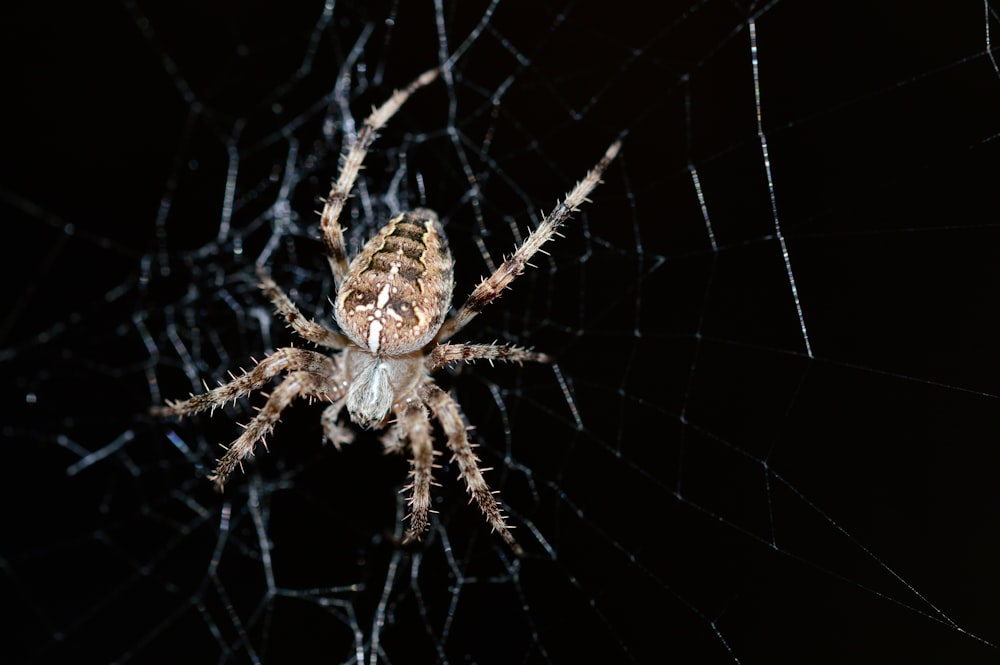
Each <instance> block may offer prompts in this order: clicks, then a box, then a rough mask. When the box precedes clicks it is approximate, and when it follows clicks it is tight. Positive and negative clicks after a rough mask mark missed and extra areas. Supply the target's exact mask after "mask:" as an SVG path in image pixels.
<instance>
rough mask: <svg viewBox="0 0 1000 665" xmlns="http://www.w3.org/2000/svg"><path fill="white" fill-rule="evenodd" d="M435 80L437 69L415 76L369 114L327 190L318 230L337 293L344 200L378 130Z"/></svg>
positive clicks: (343, 256) (343, 259)
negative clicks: (340, 221) (333, 181)
mask: <svg viewBox="0 0 1000 665" xmlns="http://www.w3.org/2000/svg"><path fill="white" fill-rule="evenodd" d="M437 77H438V70H437V69H431V70H428V71H426V72H424V73H423V74H421V75H420V76H418V77H417V78H416V79H415V80H414V81H413V82H412V83H410V85H408V86H406V87H405V88H403V89H402V90H397V91H395V92H394V93H392V96H391V97H390V98H389V99H388V100H386V101H385V103H383V104H382V106H380V107H378V108H377V109H373V110H372V112H371V115H369V116H368V118H367V119H365V122H364V126H363V127H362V128H361V130H360V131H359V132H358V134H357V136H356V137H355V138H354V142H353V143H352V144H351V147H350V148H348V150H347V152H346V153H345V154H344V156H343V164H342V165H341V167H340V175H339V176H338V178H337V181H336V182H335V183H334V184H333V187H332V188H331V189H330V195H329V196H328V197H327V199H326V205H325V206H324V207H323V212H322V213H321V215H320V229H321V230H322V232H323V241H324V243H325V244H326V253H327V257H328V259H329V260H330V270H332V271H333V281H334V285H335V286H336V287H337V289H339V288H340V285H341V284H342V283H343V281H344V278H345V277H346V276H347V249H346V248H345V247H344V229H343V227H342V226H340V224H339V223H338V221H337V220H339V219H340V213H341V211H343V209H344V204H345V203H346V202H347V197H348V196H349V195H350V193H351V189H352V188H353V187H354V181H355V180H356V179H357V177H358V171H359V170H360V169H361V162H363V161H364V159H365V155H366V154H367V153H368V148H369V147H371V144H372V142H373V141H374V140H375V135H376V133H377V132H378V130H379V129H381V128H382V126H383V125H385V123H387V122H388V121H389V119H390V118H391V117H392V116H393V115H395V114H396V111H398V110H399V108H400V107H401V106H402V105H403V103H404V102H406V100H407V99H408V98H409V97H410V95H412V94H413V93H414V92H416V91H417V90H419V89H420V88H422V87H424V86H425V85H427V84H428V83H430V82H431V81H433V80H434V79H436V78H437Z"/></svg>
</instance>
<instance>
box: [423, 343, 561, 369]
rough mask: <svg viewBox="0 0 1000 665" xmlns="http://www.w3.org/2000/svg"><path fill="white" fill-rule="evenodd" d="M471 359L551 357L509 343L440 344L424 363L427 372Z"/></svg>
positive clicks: (547, 359) (535, 359) (540, 360)
mask: <svg viewBox="0 0 1000 665" xmlns="http://www.w3.org/2000/svg"><path fill="white" fill-rule="evenodd" d="M473 360H488V361H490V363H492V362H493V361H494V360H501V361H504V362H514V363H523V362H536V363H548V362H552V358H550V357H549V356H547V355H545V354H544V353H537V352H535V351H529V350H528V349H524V348H521V347H520V346H513V345H511V344H500V345H497V344H440V345H438V346H436V347H435V348H434V349H433V350H432V351H431V352H430V353H429V354H428V355H427V360H426V361H425V365H426V367H427V370H428V371H429V372H434V371H436V370H439V369H441V368H442V367H444V366H445V365H448V364H451V363H454V362H463V361H464V362H472V361H473Z"/></svg>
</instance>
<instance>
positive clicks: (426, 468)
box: [396, 404, 434, 544]
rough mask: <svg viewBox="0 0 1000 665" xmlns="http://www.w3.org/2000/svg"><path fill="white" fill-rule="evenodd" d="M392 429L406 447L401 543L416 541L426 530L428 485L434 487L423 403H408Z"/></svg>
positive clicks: (432, 459) (429, 440) (429, 436)
mask: <svg viewBox="0 0 1000 665" xmlns="http://www.w3.org/2000/svg"><path fill="white" fill-rule="evenodd" d="M397 417H398V421H397V423H396V426H397V428H398V430H399V432H400V435H401V436H403V437H405V438H406V439H407V440H408V441H409V444H410V454H411V459H410V478H411V481H410V484H409V485H408V486H407V487H406V489H408V490H410V502H409V503H410V515H409V518H410V526H409V528H407V530H406V536H405V537H404V538H403V543H404V544H405V543H409V542H412V541H415V540H420V538H421V537H422V536H423V535H424V532H425V531H427V526H428V520H427V513H428V512H429V511H430V507H431V485H432V484H434V477H433V469H434V444H433V443H432V440H431V421H430V418H428V416H427V409H426V408H425V407H424V405H423V404H411V405H410V406H408V407H406V408H405V409H404V410H403V411H402V412H401V413H399V414H398V416H397Z"/></svg>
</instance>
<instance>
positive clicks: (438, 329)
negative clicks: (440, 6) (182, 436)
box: [154, 69, 621, 555]
mask: <svg viewBox="0 0 1000 665" xmlns="http://www.w3.org/2000/svg"><path fill="white" fill-rule="evenodd" d="M437 75H438V70H436V69H433V70H430V71H428V72H425V73H424V74H422V75H421V76H420V77H418V78H417V79H416V80H414V81H413V82H412V83H411V84H410V85H409V86H407V87H406V88H404V89H403V90H398V91H396V92H395V93H393V95H392V96H391V97H390V98H389V99H388V100H387V101H386V102H385V103H384V104H383V105H382V106H380V107H378V108H376V109H374V110H373V111H372V113H371V115H370V116H369V117H368V118H367V119H366V120H365V122H364V125H363V127H362V129H361V130H360V131H359V132H358V134H357V136H356V137H355V138H354V141H353V143H352V144H351V145H350V147H349V148H348V149H347V152H346V153H345V154H344V157H343V162H342V166H341V171H340V174H339V175H338V177H337V180H336V182H334V183H333V185H332V188H331V190H330V194H329V197H328V198H327V201H326V205H325V206H324V208H323V211H322V213H321V218H320V228H321V231H322V235H323V240H324V244H325V247H326V252H327V256H328V258H329V262H330V268H331V270H332V272H333V278H334V284H335V286H336V290H337V295H336V298H335V300H334V318H335V319H336V322H337V324H338V326H339V328H340V332H337V331H335V330H332V329H331V328H328V327H327V326H325V325H323V324H321V323H317V322H315V321H312V320H310V319H308V318H306V317H305V316H304V315H303V314H302V313H301V312H300V311H299V309H298V308H297V307H296V306H295V304H294V303H293V302H292V300H291V299H290V298H289V297H288V295H286V294H285V292H284V291H282V289H281V288H280V287H279V286H278V285H277V284H276V283H275V282H274V280H273V279H271V277H270V276H269V274H268V272H267V271H266V270H265V269H264V268H263V267H259V269H258V275H259V277H260V280H261V289H262V291H263V293H264V295H265V296H266V297H267V298H268V300H270V301H271V303H272V304H273V306H274V309H275V311H276V313H277V314H278V315H280V316H281V317H282V318H284V319H285V321H286V322H287V323H288V325H289V326H290V327H291V328H292V329H293V330H294V331H295V332H296V333H297V334H298V335H299V336H300V337H302V338H303V339H305V340H307V341H309V342H312V343H313V344H315V345H316V346H319V347H324V348H326V349H328V350H330V351H332V353H330V354H329V355H328V354H326V353H320V352H318V351H311V350H307V349H302V348H292V347H288V348H280V349H277V350H276V351H275V352H274V353H272V354H270V355H268V356H267V357H266V358H264V359H263V360H261V361H260V362H259V363H257V366H256V367H255V368H254V369H253V370H251V371H249V372H244V373H243V374H242V375H241V376H239V377H236V378H234V379H233V380H232V381H230V382H229V383H226V384H223V385H220V386H219V387H217V388H214V389H212V390H209V391H207V392H205V393H203V394H200V395H195V396H192V397H191V398H190V399H187V400H184V401H168V403H167V405H166V406H163V407H156V408H154V412H155V413H157V414H159V415H174V416H185V415H190V414H194V413H199V412H202V411H210V412H211V411H214V410H215V409H216V408H218V407H221V406H224V405H225V404H226V403H227V402H230V401H234V400H236V399H238V398H240V397H245V396H249V395H250V394H251V393H252V392H253V391H255V390H257V389H258V388H260V387H262V386H263V385H264V384H266V383H267V382H268V381H270V380H271V379H272V378H274V377H276V376H278V375H279V374H283V375H284V378H283V379H282V380H281V382H280V383H278V385H277V387H276V388H275V389H274V391H273V392H271V394H270V395H269V396H268V398H267V402H266V403H265V404H264V406H263V407H262V408H261V409H260V410H259V412H258V413H257V415H256V416H254V418H253V419H252V420H251V421H250V422H249V423H248V424H247V425H246V428H245V429H244V431H243V434H242V435H240V437H239V438H238V439H236V440H235V441H234V442H233V443H232V444H231V445H230V446H229V447H228V448H227V450H226V453H225V455H223V456H222V458H221V459H219V460H218V466H217V467H216V469H215V471H214V473H213V474H212V475H211V476H210V479H211V480H212V481H213V482H214V483H215V485H216V487H217V488H218V489H219V490H220V491H221V490H222V489H223V486H224V485H225V483H226V480H227V479H228V478H229V475H230V474H231V473H232V472H233V470H234V469H235V468H236V467H237V466H241V464H242V461H243V460H244V459H245V458H246V457H248V456H250V455H252V454H253V450H254V446H255V445H256V443H257V442H258V441H263V439H264V437H265V436H266V435H267V434H269V433H270V432H271V431H272V430H273V428H274V425H275V423H277V421H278V419H279V417H280V415H281V413H282V412H283V411H284V410H285V408H287V407H288V406H289V405H290V404H291V403H292V401H294V400H295V399H297V398H306V399H310V400H312V399H321V400H326V401H328V402H330V405H329V406H328V407H326V409H324V411H323V413H322V416H321V421H322V426H323V432H324V436H325V437H326V438H327V439H328V440H329V441H331V442H332V443H333V444H334V445H335V446H337V447H339V446H340V444H343V443H349V442H350V441H351V440H352V439H353V437H354V433H353V431H352V430H351V429H350V428H349V427H348V426H346V425H344V424H343V423H342V422H341V421H340V413H341V411H343V410H344V409H345V408H346V409H347V412H348V415H349V417H350V420H351V421H353V422H354V423H355V424H358V425H361V426H362V427H365V428H376V429H381V428H386V427H388V430H387V431H386V433H385V434H384V435H383V437H382V442H383V444H384V445H385V447H386V450H387V451H390V452H400V453H402V452H406V451H408V452H409V454H410V474H409V475H410V484H409V485H408V486H407V488H406V489H407V490H408V491H409V492H410V498H409V504H410V513H409V516H408V517H409V521H410V522H409V526H408V528H407V531H406V536H405V538H404V542H409V541H414V540H419V539H420V538H421V536H422V535H423V533H424V532H425V531H426V530H427V528H428V525H429V523H428V512H429V511H430V488H431V485H432V484H433V482H434V481H433V477H432V471H433V469H434V468H435V466H436V465H435V463H434V458H435V456H436V455H438V454H439V453H438V452H437V451H435V450H434V446H433V441H432V435H433V427H432V424H431V418H432V417H433V418H434V419H435V420H437V421H438V423H440V425H441V429H442V431H443V432H444V434H445V436H446V437H447V447H448V449H449V450H450V451H451V453H452V460H453V461H454V462H455V464H456V465H457V467H458V472H459V475H460V476H461V478H462V479H463V480H464V481H465V484H466V487H467V488H468V491H469V494H470V495H471V499H470V501H471V500H475V502H476V504H477V505H478V506H479V509H480V510H481V511H482V512H483V515H484V516H485V517H486V519H487V521H488V522H489V524H490V526H491V527H492V528H493V530H495V531H497V532H499V534H500V536H501V537H502V538H503V539H504V540H505V541H506V542H507V543H508V544H509V545H510V547H511V548H512V549H513V551H514V552H515V553H516V554H518V555H520V554H521V549H520V547H519V546H518V545H517V543H516V542H515V540H514V537H513V536H512V535H511V532H510V529H511V527H509V526H508V525H507V523H506V516H505V515H504V513H503V511H502V510H501V508H500V505H499V504H498V503H497V500H496V498H495V496H494V492H492V491H491V490H490V488H489V485H487V483H486V480H485V479H484V478H483V471H487V470H488V469H483V468H481V467H480V466H479V458H478V457H477V456H476V454H475V452H474V451H473V445H472V444H471V443H470V441H469V438H468V435H467V431H466V424H465V419H464V417H463V415H462V411H461V408H460V407H459V405H458V403H457V402H456V401H455V400H454V399H453V398H452V397H451V396H450V395H449V394H448V393H447V392H445V391H444V390H442V389H441V388H439V387H438V386H437V385H436V384H435V383H434V381H433V379H432V376H431V375H432V374H433V373H434V372H435V371H436V370H438V369H440V368H442V367H444V366H446V365H448V364H450V363H454V362H459V361H467V362H471V361H474V360H490V361H494V360H503V361H511V362H518V363H521V362H525V361H531V362H548V361H549V358H548V357H547V356H545V355H544V354H542V353H537V352H534V351H531V350H528V349H524V348H521V347H518V346H513V345H508V344H462V343H459V344H452V343H448V342H447V340H449V339H450V338H451V337H452V336H453V335H454V334H455V333H457V332H458V331H460V330H461V329H462V328H463V327H465V325H466V324H468V323H469V321H471V320H472V318H473V317H475V316H476V315H477V314H478V313H479V312H480V311H482V310H483V309H484V308H485V307H486V306H487V305H489V304H490V303H491V302H492V301H493V300H494V299H496V298H497V297H498V296H500V294H501V293H502V292H503V290H504V289H505V288H507V286H508V285H509V284H510V283H511V282H512V281H513V280H514V278H515V277H517V276H518V275H520V274H521V273H522V272H523V271H524V268H525V266H526V265H527V264H528V261H529V259H530V258H531V257H532V255H534V254H535V252H537V251H538V250H539V249H540V248H541V246H542V245H544V244H545V243H546V242H547V241H548V240H549V239H551V238H552V236H553V235H554V234H555V233H556V232H557V230H558V229H559V227H560V225H561V224H562V223H564V222H565V221H566V220H567V219H568V218H569V216H570V214H571V213H573V212H574V211H575V210H577V208H578V207H579V206H580V205H581V204H582V203H583V202H584V201H586V200H587V199H586V197H587V195H588V194H589V193H590V192H591V191H592V190H593V189H594V188H595V187H596V186H597V185H598V183H599V182H600V178H601V175H602V173H603V172H604V170H605V169H606V168H607V166H608V164H609V163H610V162H611V160H613V159H614V157H615V155H616V154H617V153H618V150H619V148H620V145H621V144H620V142H618V141H616V142H615V143H613V144H612V145H611V146H610V147H609V148H608V149H607V151H606V152H605V154H604V156H603V157H602V158H601V160H600V162H598V164H597V165H596V166H595V167H594V168H593V169H592V170H590V171H589V172H588V173H587V175H586V176H585V177H584V179H583V180H582V181H580V182H579V183H578V184H577V185H576V187H574V188H573V189H572V190H571V191H570V192H569V193H568V194H567V195H566V197H565V199H563V201H562V202H561V203H559V204H557V205H556V207H555V208H554V209H553V210H552V212H550V213H549V214H548V215H547V216H546V217H545V218H544V219H543V221H542V222H541V224H540V225H539V226H538V228H537V229H536V230H535V232H534V233H532V234H530V235H529V236H528V238H527V239H526V240H525V241H524V242H523V243H522V244H521V245H520V246H519V247H518V248H517V250H516V251H515V252H514V253H513V254H512V255H511V256H510V257H509V258H507V259H506V260H505V261H504V262H503V264H502V265H501V266H500V267H499V268H498V269H497V270H496V271H495V272H494V273H493V274H492V275H490V276H489V277H486V278H485V279H483V281H482V282H480V284H479V285H478V286H477V287H476V288H475V289H474V290H473V292H472V294H471V295H470V296H469V297H468V299H467V300H466V301H465V303H464V304H463V305H462V306H461V307H460V308H459V309H458V311H457V312H456V313H455V315H454V316H452V317H450V318H447V314H448V311H449V309H450V307H451V295H452V290H453V286H454V283H453V262H452V258H451V252H450V250H449V248H448V242H447V238H446V237H445V235H444V231H443V229H442V227H441V224H440V222H439V221H438V217H437V215H436V214H435V213H434V212H433V211H431V210H427V209H416V210H413V211H410V212H406V213H404V214H402V215H399V216H398V217H396V218H394V219H392V220H390V221H389V222H388V223H387V224H386V225H385V226H383V227H382V228H381V229H380V230H379V232H378V233H377V234H376V235H375V237H374V238H372V239H371V240H369V241H368V242H367V243H366V244H365V245H364V247H363V248H362V249H361V251H360V253H359V254H358V255H357V256H356V257H355V258H354V259H353V260H352V261H351V262H350V264H348V260H347V252H346V248H345V245H344V230H343V228H342V227H341V226H340V224H339V223H338V219H339V216H340V213H341V211H342V210H343V207H344V203H345V201H346V199H347V197H348V196H349V194H350V192H351V189H352V188H353V185H354V181H355V179H356V178H357V175H358V171H359V169H360V168H361V163H362V161H363V160H364V158H365V155H366V153H367V151H368V149H369V147H370V146H371V144H372V141H374V139H375V135H376V132H377V131H378V130H379V129H380V128H381V127H382V126H383V125H384V124H385V123H386V122H387V121H388V120H389V119H390V118H391V117H392V116H393V115H394V114H395V113H396V111H398V110H399V108H400V106H402V104H403V103H404V102H405V101H406V100H407V98H408V97H409V96H410V95H411V94H412V93H413V92H415V91H416V90H418V89H419V88H422V87H423V86H425V85H427V84H428V83H430V82H432V81H433V80H434V79H435V78H437Z"/></svg>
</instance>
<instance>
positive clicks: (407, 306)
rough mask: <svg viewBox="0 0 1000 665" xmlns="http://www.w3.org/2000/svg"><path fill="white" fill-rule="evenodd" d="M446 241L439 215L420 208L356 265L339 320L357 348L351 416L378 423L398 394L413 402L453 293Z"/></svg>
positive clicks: (350, 374)
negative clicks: (427, 348)
mask: <svg viewBox="0 0 1000 665" xmlns="http://www.w3.org/2000/svg"><path fill="white" fill-rule="evenodd" d="M453 273H454V270H453V264H452V259H451V251H450V250H449V249H448V242H447V239H446V237H445V235H444V231H443V230H442V228H441V223H440V222H439V221H438V217H437V215H436V214H435V213H434V212H433V211H431V210H426V209H418V210H414V211H411V212H407V213H403V214H402V215H400V216H398V217H396V218H395V219H393V220H391V221H390V222H389V223H388V224H386V225H385V226H383V227H382V229H381V230H380V231H379V232H378V234H377V235H376V236H375V237H374V238H372V239H371V240H369V241H368V242H367V243H366V244H365V246H364V248H362V250H361V252H360V253H359V254H358V256H357V257H356V258H355V259H354V260H353V261H352V262H351V265H350V268H349V269H348V274H347V279H346V280H345V281H344V282H343V283H342V284H341V285H340V289H339V291H338V293H337V297H336V300H335V303H334V318H335V319H336V321H337V324H338V325H339V326H340V329H341V330H342V331H343V332H344V334H345V335H347V337H348V338H349V339H350V340H351V341H352V342H353V343H354V344H355V345H356V348H355V349H352V350H351V353H350V354H348V356H347V359H346V367H345V369H346V372H347V381H348V384H349V388H348V392H347V411H348V413H350V415H351V420H353V421H354V422H355V423H358V424H359V425H362V426H364V427H372V426H375V425H377V424H378V423H380V422H381V421H382V420H383V419H384V418H385V416H386V415H388V413H389V409H390V407H391V406H392V405H393V403H394V402H397V401H399V397H398V396H400V395H412V394H413V390H414V388H415V386H416V381H417V380H418V379H419V378H420V377H421V376H422V374H423V372H422V371H421V370H422V369H423V362H422V361H423V358H422V357H421V355H420V354H417V355H415V356H414V355H413V352H415V351H419V350H420V349H421V348H423V347H424V346H425V345H426V344H427V343H428V342H430V341H431V340H432V339H434V336H435V335H436V334H437V332H438V330H439V329H440V328H441V324H442V323H444V319H445V316H447V314H448V307H449V306H450V305H451V292H452V289H453V288H454V280H453Z"/></svg>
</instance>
